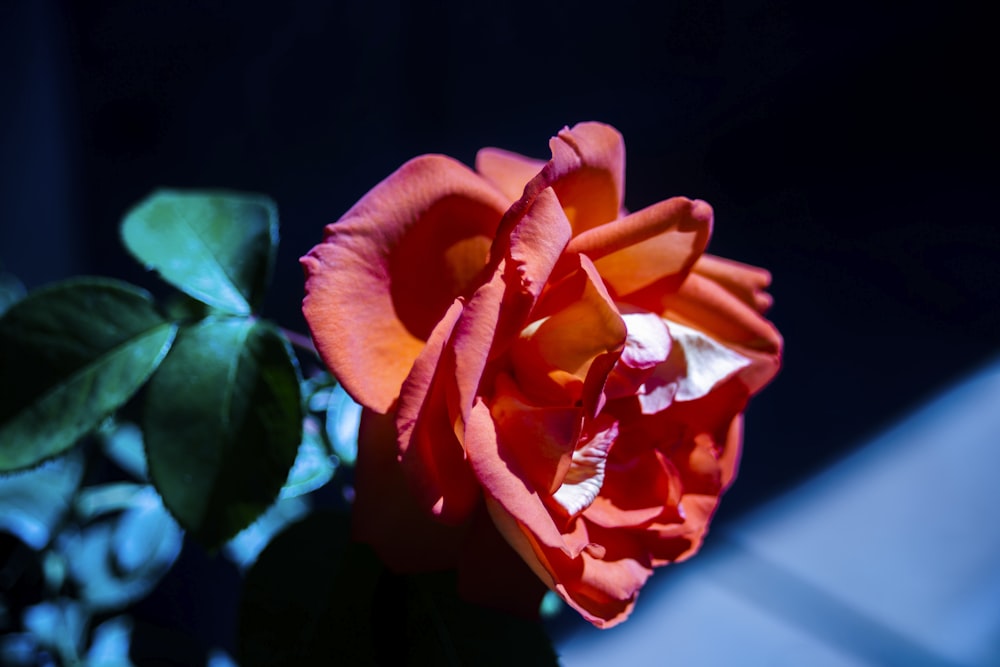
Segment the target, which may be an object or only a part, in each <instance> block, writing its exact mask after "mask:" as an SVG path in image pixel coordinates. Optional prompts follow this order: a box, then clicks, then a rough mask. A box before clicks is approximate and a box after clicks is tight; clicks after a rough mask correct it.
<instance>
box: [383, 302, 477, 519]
mask: <svg viewBox="0 0 1000 667" xmlns="http://www.w3.org/2000/svg"><path fill="white" fill-rule="evenodd" d="M462 314H463V308H462V304H461V302H458V301H456V302H455V303H454V304H452V307H451V308H450V309H449V310H448V312H447V313H446V314H445V317H444V318H443V319H442V320H441V322H440V323H439V324H438V326H437V328H435V329H434V332H433V333H432V335H431V338H430V340H428V341H427V345H426V346H425V347H424V349H423V350H422V351H421V352H420V354H419V355H418V356H417V359H416V360H415V361H414V363H413V369H412V371H411V372H410V374H409V376H407V378H406V381H405V382H404V383H403V387H402V390H401V393H400V399H399V410H398V412H397V415H396V427H397V429H398V432H399V437H398V442H399V458H400V462H401V463H402V466H403V470H404V471H405V472H406V475H407V479H408V480H409V482H410V485H411V488H412V490H413V493H414V496H415V497H416V502H417V505H418V506H419V507H421V508H422V509H423V510H424V511H427V512H429V513H432V514H434V515H435V516H436V517H437V518H438V519H439V520H441V521H442V522H444V523H448V524H451V525H457V524H459V523H462V522H463V521H465V520H466V519H467V518H468V516H469V515H470V514H471V512H472V510H473V509H474V508H475V506H476V504H477V503H478V501H479V485H478V484H477V483H476V479H475V476H474V475H473V474H472V471H471V469H470V468H469V465H468V463H467V462H466V460H465V452H464V450H463V448H462V444H461V443H460V442H459V440H458V437H457V436H456V433H455V428H456V426H455V425H456V420H457V415H458V412H459V407H458V406H457V405H456V404H455V403H456V401H455V400H452V399H450V397H449V395H448V387H449V385H450V384H451V383H453V382H454V381H455V359H454V357H453V355H452V352H451V350H450V349H448V348H446V347H445V344H446V342H447V341H448V340H449V339H450V338H451V336H452V332H453V330H454V327H455V323H456V322H457V321H458V319H459V318H460V317H461V315H462Z"/></svg>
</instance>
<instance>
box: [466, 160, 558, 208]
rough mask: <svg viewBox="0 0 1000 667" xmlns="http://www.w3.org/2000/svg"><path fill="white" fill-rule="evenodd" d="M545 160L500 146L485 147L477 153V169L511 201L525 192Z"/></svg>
mask: <svg viewBox="0 0 1000 667" xmlns="http://www.w3.org/2000/svg"><path fill="white" fill-rule="evenodd" d="M544 166H545V160H535V159H532V158H529V157H524V156H523V155H518V154H517V153H512V152H510V151H505V150H502V149H500V148H483V149H482V150H480V151H479V152H478V153H476V171H478V172H479V173H480V174H482V175H483V176H484V177H485V178H486V179H487V180H488V181H490V182H491V183H493V185H495V186H497V188H498V189H499V190H500V192H502V193H503V194H504V196H506V197H507V198H508V199H510V200H511V201H516V200H517V199H520V198H521V195H522V194H524V186H525V185H527V183H528V181H530V180H531V179H532V178H534V177H535V176H536V175H537V174H538V172H539V171H541V169H542V167H544Z"/></svg>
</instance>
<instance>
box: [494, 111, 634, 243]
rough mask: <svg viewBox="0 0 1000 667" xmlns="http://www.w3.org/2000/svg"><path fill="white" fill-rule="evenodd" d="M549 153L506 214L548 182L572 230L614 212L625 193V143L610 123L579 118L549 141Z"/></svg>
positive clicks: (523, 204) (607, 218)
mask: <svg viewBox="0 0 1000 667" xmlns="http://www.w3.org/2000/svg"><path fill="white" fill-rule="evenodd" d="M549 148H550V149H551V150H552V159H551V160H549V161H548V162H547V163H545V165H544V166H543V167H542V170H541V171H540V172H539V173H538V174H537V175H535V176H534V177H533V178H532V179H531V180H530V181H528V183H527V184H526V185H525V186H524V192H523V194H522V195H521V197H520V198H519V199H518V200H517V201H516V202H514V204H512V205H511V208H510V211H509V212H508V215H511V214H513V215H514V216H517V215H520V213H519V212H520V211H522V210H523V209H525V208H526V207H527V206H529V205H530V204H531V203H532V202H533V201H534V200H535V198H536V197H537V196H538V194H539V193H540V192H542V191H543V190H545V189H546V188H549V187H551V188H552V189H553V190H554V191H555V194H556V195H557V196H558V198H559V203H560V205H561V206H562V208H563V210H564V211H565V215H566V217H567V218H568V220H569V222H570V223H571V224H572V228H573V233H574V234H579V233H580V232H582V231H585V230H587V229H590V228H591V227H596V226H598V225H601V224H604V223H606V222H611V221H612V220H615V219H616V218H618V217H619V215H620V213H621V209H622V201H623V198H624V195H625V144H624V142H623V141H622V137H621V135H620V134H619V133H618V131H617V130H615V129H614V128H612V127H610V126H608V125H603V124H601V123H579V124H578V125H575V126H574V127H573V129H572V130H571V129H569V128H563V130H562V131H561V132H559V134H558V135H557V136H555V137H552V139H551V140H550V141H549Z"/></svg>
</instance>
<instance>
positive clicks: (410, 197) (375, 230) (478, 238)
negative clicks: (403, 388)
mask: <svg viewBox="0 0 1000 667" xmlns="http://www.w3.org/2000/svg"><path fill="white" fill-rule="evenodd" d="M506 207H507V202H506V200H505V199H504V197H503V196H502V195H501V194H500V193H499V192H497V190H496V189H495V188H494V187H493V186H491V185H490V184H489V183H488V182H487V181H485V180H484V179H483V178H482V177H480V176H478V175H477V174H475V173H474V172H472V171H471V170H469V169H468V168H467V167H465V166H463V165H461V164H459V163H458V162H455V161H454V160H451V159H450V158H445V157H442V156H424V157H420V158H416V159H414V160H411V161H410V162H408V163H406V164H405V165H403V166H402V167H401V168H400V169H399V170H398V171H396V172H395V173H394V174H392V175H391V176H389V177H388V178H387V179H386V180H384V181H383V182H382V183H380V184H379V185H377V186H376V187H375V188H374V189H372V190H371V191H370V192H369V193H368V194H367V195H365V196H364V197H363V198H362V199H361V200H360V201H359V202H358V203H357V204H355V205H354V206H353V207H352V208H351V210H349V211H348V212H347V213H346V214H345V215H344V217H343V218H341V219H340V221H338V222H336V223H334V224H331V225H328V226H327V227H326V230H325V235H324V239H323V242H322V243H320V244H319V245H317V246H316V247H315V248H313V249H312V250H311V251H310V252H309V253H308V254H307V255H306V256H305V257H303V258H302V265H303V268H304V269H305V273H306V297H305V300H304V301H303V312H304V314H305V317H306V320H307V322H308V323H309V328H310V330H311V332H312V335H313V339H314V341H315V343H316V347H317V349H318V350H319V352H320V355H321V356H322V357H323V360H324V361H325V362H326V363H327V365H328V366H329V367H330V369H331V370H332V371H333V373H334V374H335V375H336V376H337V378H338V379H339V380H340V381H341V382H342V383H343V385H344V387H345V389H347V391H348V392H349V393H350V394H351V395H352V396H353V397H354V398H355V399H356V400H357V401H358V402H360V403H362V404H363V405H365V406H367V407H369V408H371V409H373V410H376V411H378V412H385V411H387V410H389V409H390V408H391V407H392V405H393V403H394V402H395V400H396V398H397V396H398V394H399V388H400V385H401V384H402V382H403V379H404V378H405V377H406V375H407V373H408V372H409V369H410V366H411V364H412V363H413V360H414V359H415V358H416V356H417V354H418V353H419V352H420V350H421V349H422V348H423V344H424V341H425V340H426V339H427V337H428V336H429V335H430V333H431V330H432V329H433V328H434V325H435V324H436V323H437V321H438V320H439V319H440V318H441V317H442V316H443V315H444V313H445V311H446V310H447V309H448V307H449V306H450V305H451V303H452V301H453V300H454V299H455V297H457V296H460V295H462V294H464V293H466V292H467V291H468V290H469V289H470V288H471V287H472V286H473V285H474V284H475V283H476V282H477V280H478V276H479V272H480V271H481V270H482V269H483V266H484V265H485V263H486V255H487V252H488V249H489V245H490V241H491V239H492V238H493V237H494V235H495V233H496V229H497V225H498V224H499V221H500V219H501V217H502V215H503V211H504V209H505V208H506ZM361 322H363V323H364V325H363V326H359V324H358V323H361Z"/></svg>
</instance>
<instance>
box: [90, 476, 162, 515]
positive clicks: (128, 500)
mask: <svg viewBox="0 0 1000 667" xmlns="http://www.w3.org/2000/svg"><path fill="white" fill-rule="evenodd" d="M147 488H148V487H147V486H146V485H143V484H135V483H133V482H112V483H110V484H102V485H100V486H91V487H87V488H86V489H83V490H82V491H80V493H79V495H78V496H77V498H76V512H77V514H78V515H79V516H80V517H81V518H82V519H84V520H85V521H90V520H92V519H95V518H97V517H99V516H101V515H102V514H109V513H112V512H121V511H124V510H127V509H129V508H130V507H132V506H133V505H134V504H135V503H136V502H138V501H137V499H138V498H139V497H140V496H141V494H142V493H143V492H144V491H145V490H146V489H147Z"/></svg>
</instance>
